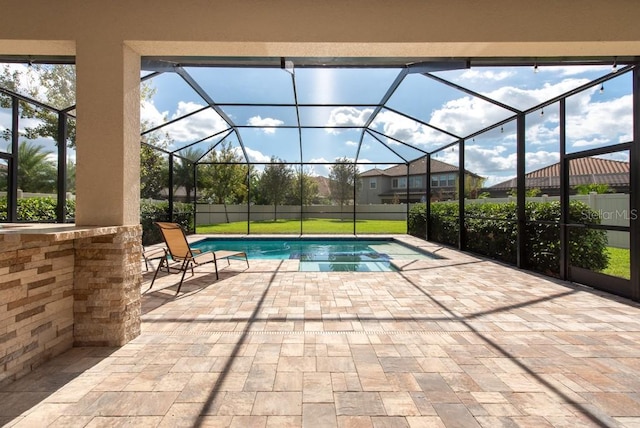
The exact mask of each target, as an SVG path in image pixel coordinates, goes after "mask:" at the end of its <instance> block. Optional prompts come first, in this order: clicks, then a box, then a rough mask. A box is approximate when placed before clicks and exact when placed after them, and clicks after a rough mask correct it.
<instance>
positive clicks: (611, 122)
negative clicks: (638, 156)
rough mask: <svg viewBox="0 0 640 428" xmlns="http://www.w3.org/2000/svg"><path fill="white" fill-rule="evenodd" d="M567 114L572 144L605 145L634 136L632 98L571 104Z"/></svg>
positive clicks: (577, 145) (568, 138) (578, 145)
mask: <svg viewBox="0 0 640 428" xmlns="http://www.w3.org/2000/svg"><path fill="white" fill-rule="evenodd" d="M572 107H573V108H572V110H571V111H570V113H569V114H568V115H567V140H568V142H569V143H570V144H571V145H572V146H573V147H587V146H604V145H612V144H617V143H621V142H626V141H630V140H631V139H632V137H631V135H632V132H633V130H632V123H633V97H632V95H625V96H623V97H620V98H616V99H613V100H609V101H602V102H593V100H592V102H588V100H585V101H584V102H581V103H572Z"/></svg>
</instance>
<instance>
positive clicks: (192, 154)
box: [173, 147, 202, 199]
mask: <svg viewBox="0 0 640 428" xmlns="http://www.w3.org/2000/svg"><path fill="white" fill-rule="evenodd" d="M178 154H179V155H180V156H181V157H179V158H178V161H177V162H174V164H173V189H174V190H177V189H178V188H179V187H184V191H185V193H186V195H187V199H190V198H191V192H192V190H193V189H194V187H195V183H194V182H193V163H194V162H195V161H197V160H198V159H200V157H202V151H201V150H198V149H194V148H193V147H187V148H186V149H183V150H180V151H179V152H178Z"/></svg>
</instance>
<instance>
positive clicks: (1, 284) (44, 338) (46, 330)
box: [0, 226, 141, 386]
mask: <svg viewBox="0 0 640 428" xmlns="http://www.w3.org/2000/svg"><path fill="white" fill-rule="evenodd" d="M140 239H141V228H140V226H121V227H110V228H94V229H82V230H72V231H68V230H63V231H62V232H59V233H57V232H52V233H31V234H30V233H16V234H6V233H0V386H1V385H4V384H6V383H10V382H12V381H13V380H15V379H17V378H19V377H21V376H23V375H25V374H27V373H29V372H30V371H32V370H33V369H34V368H35V367H37V366H39V365H40V364H42V363H43V362H44V361H47V360H48V359H50V358H52V357H54V356H56V355H59V354H61V353H62V352H64V351H66V350H68V349H70V348H71V347H73V346H74V345H76V346H81V345H94V346H119V345H123V344H124V343H126V342H127V341H129V340H131V339H132V338H134V337H136V336H137V335H138V334H139V333H140V280H141V273H140V257H141V254H140V252H141V247H140V242H141V241H140Z"/></svg>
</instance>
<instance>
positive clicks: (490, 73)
mask: <svg viewBox="0 0 640 428" xmlns="http://www.w3.org/2000/svg"><path fill="white" fill-rule="evenodd" d="M513 75H515V71H511V70H502V71H495V70H479V69H477V68H474V69H469V70H467V71H465V72H464V73H462V74H461V75H460V79H462V80H471V81H474V80H482V81H486V80H493V81H501V80H504V79H508V78H509V77H512V76H513Z"/></svg>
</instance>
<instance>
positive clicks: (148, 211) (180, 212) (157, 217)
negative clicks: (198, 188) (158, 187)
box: [140, 200, 195, 245]
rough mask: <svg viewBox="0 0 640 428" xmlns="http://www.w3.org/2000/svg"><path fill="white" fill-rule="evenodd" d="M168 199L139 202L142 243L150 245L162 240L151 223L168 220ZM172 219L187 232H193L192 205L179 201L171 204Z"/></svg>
mask: <svg viewBox="0 0 640 428" xmlns="http://www.w3.org/2000/svg"><path fill="white" fill-rule="evenodd" d="M169 217H170V216H169V202H168V201H160V202H157V201H148V200H142V201H141V202H140V224H142V244H143V245H151V244H157V243H159V242H162V235H161V234H160V231H159V230H158V228H157V227H156V226H155V225H154V224H153V222H155V221H169ZM173 221H174V222H175V223H178V224H180V226H182V227H183V228H184V229H185V230H186V231H187V232H189V233H193V232H194V230H195V226H194V219H193V205H191V204H185V203H180V202H174V204H173Z"/></svg>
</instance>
